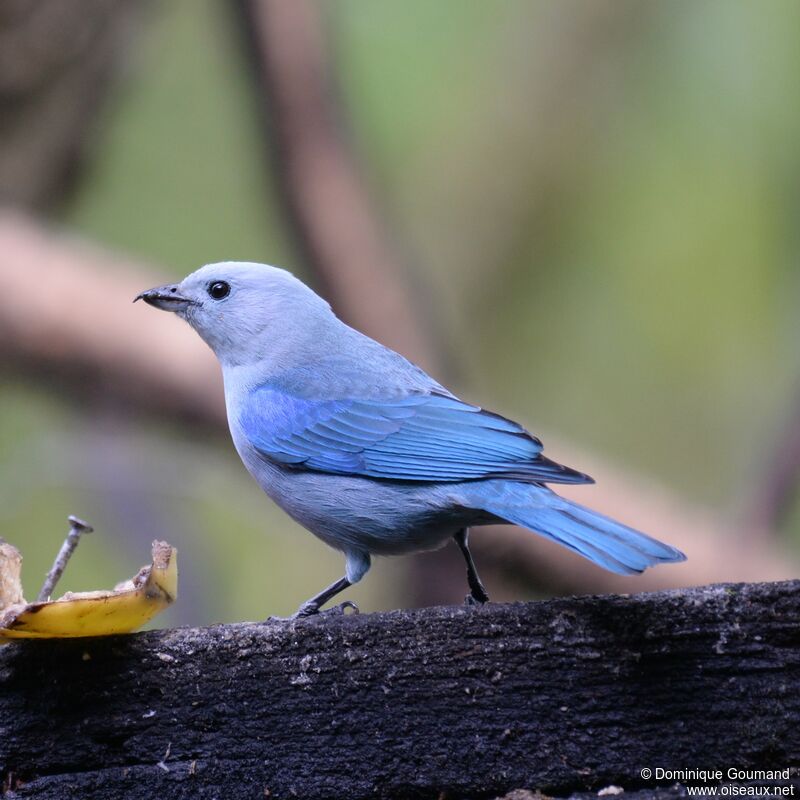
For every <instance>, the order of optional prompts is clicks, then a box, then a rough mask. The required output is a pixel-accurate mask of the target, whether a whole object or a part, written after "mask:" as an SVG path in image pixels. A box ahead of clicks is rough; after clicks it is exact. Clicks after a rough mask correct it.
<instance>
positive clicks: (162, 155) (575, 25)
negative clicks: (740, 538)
mask: <svg viewBox="0 0 800 800" xmlns="http://www.w3.org/2000/svg"><path fill="white" fill-rule="evenodd" d="M325 8H326V12H327V13H328V15H329V22H330V29H331V34H332V37H333V42H334V47H335V52H336V58H337V63H338V66H339V70H340V75H339V80H340V82H341V84H342V88H343V96H344V101H345V105H346V109H347V112H348V114H349V116H350V119H351V124H352V128H353V132H354V135H355V137H356V140H357V142H358V145H359V148H360V150H361V153H362V156H363V158H364V159H365V161H366V165H367V168H368V170H369V174H370V180H371V182H372V186H373V189H374V190H375V194H376V197H377V198H378V199H379V202H380V204H381V210H382V212H383V213H385V215H386V216H387V217H388V219H389V220H390V221H391V224H392V227H393V230H394V233H395V235H396V236H397V237H398V238H399V239H400V240H401V241H402V242H403V245H404V247H405V249H406V252H407V253H408V254H410V261H411V262H412V264H414V265H416V269H417V272H418V275H417V279H418V282H419V281H421V282H422V284H423V285H424V286H425V287H426V291H427V292H429V293H430V295H431V296H432V297H433V303H434V308H435V309H436V315H437V317H438V322H439V325H440V328H441V330H442V332H443V335H444V338H445V341H446V344H447V346H448V347H449V349H450V350H451V351H452V352H453V353H454V354H455V359H456V363H457V367H458V375H459V378H458V385H457V386H456V387H455V388H456V389H458V390H459V392H460V393H461V394H462V395H463V396H465V397H466V398H468V399H474V400H475V401H476V402H479V403H481V404H483V405H486V406H488V407H490V408H495V409H497V410H498V411H500V412H502V413H504V414H505V415H508V416H510V417H512V418H517V419H519V420H521V421H523V422H525V423H526V424H528V425H529V426H530V427H531V428H532V429H533V430H534V431H537V432H539V433H540V434H543V435H544V436H545V438H546V434H547V432H548V431H551V432H557V433H558V434H559V435H562V434H563V435H564V436H565V437H567V438H569V439H571V440H574V441H576V442H578V443H580V444H581V445H585V446H586V447H587V448H589V449H592V450H595V451H597V452H598V453H601V454H602V455H603V457H604V458H606V459H607V460H608V461H609V462H610V463H614V462H617V463H620V464H623V465H625V466H627V467H628V468H630V469H631V470H632V471H634V472H639V473H642V474H644V475H648V476H653V477H655V478H657V479H658V480H659V481H661V482H662V483H664V484H665V485H667V486H669V487H672V488H673V489H675V490H676V491H677V492H680V493H681V494H682V495H683V496H685V497H686V498H688V499H690V500H692V501H696V502H698V503H702V504H705V505H707V506H709V507H711V508H714V509H717V510H719V511H721V512H722V513H727V514H734V515H735V514H736V513H739V512H740V511H742V509H743V507H744V506H745V505H746V502H747V499H748V497H749V492H750V491H751V489H752V486H753V484H754V483H755V482H757V480H758V477H759V476H760V475H761V473H762V470H763V467H764V464H765V462H766V459H767V457H768V452H769V449H770V447H771V446H772V445H773V444H774V442H775V440H776V438H777V437H778V436H779V435H780V431H781V424H782V421H783V420H784V419H785V418H787V417H788V416H789V414H790V410H791V407H792V404H793V402H794V400H795V397H794V395H795V392H796V390H797V389H798V373H799V372H800V363H799V362H800V359H799V358H798V355H797V352H798V351H797V346H796V342H797V341H798V335H800V322H799V321H798V314H797V313H796V307H797V300H798V296H799V290H800V286H799V285H798V275H800V272H799V271H798V269H797V265H798V255H799V254H800V236H799V235H798V231H800V225H798V218H799V213H800V190H798V187H800V147H799V146H798V142H800V93H799V92H798V91H797V76H798V75H800V48H798V47H797V31H798V30H800V4H798V3H796V2H793V0H785V2H782V1H781V0H766V2H762V3H752V2H745V0H741V1H738V2H737V1H732V0H718V1H716V2H712V1H710V0H700V1H699V2H688V0H687V1H686V2H676V3H658V4H656V3H620V4H618V5H616V6H614V5H613V4H611V5H606V4H598V3H592V2H589V3H575V2H573V3H563V4H562V3H558V2H555V0H553V2H532V1H531V0H436V2H425V1H423V0H409V1H408V2H405V3H396V2H386V1H382V2H366V0H338V1H337V2H332V3H329V4H325ZM601 10H602V13H600V11H601ZM565 29H566V30H569V31H571V32H572V33H571V35H570V36H565V35H564V31H565ZM576 29H577V30H578V32H579V33H578V35H573V34H574V31H575V30H576ZM576 48H577V49H578V52H575V50H576ZM565 64H566V66H565ZM265 172H266V165H265V163H264V153H263V144H262V141H261V133H260V130H259V126H258V122H257V114H256V108H255V102H254V99H253V96H252V87H251V85H250V83H249V81H248V80H247V79H246V76H245V64H244V60H243V56H242V54H241V52H240V46H239V42H238V37H237V32H236V30H235V28H234V25H233V23H232V20H231V18H230V15H229V13H228V10H227V9H226V7H225V4H224V3H221V2H214V1H213V0H169V2H166V3H163V4H159V5H157V6H154V7H153V9H152V13H151V14H150V16H149V18H148V20H147V25H146V29H145V31H144V33H143V35H142V36H141V38H140V40H139V41H138V42H137V45H136V48H135V51H134V53H133V58H132V59H131V63H130V65H129V68H128V73H127V75H126V77H125V80H124V81H123V83H122V85H121V86H120V87H119V88H118V89H117V91H116V93H115V95H114V97H113V99H112V102H110V103H109V104H108V106H107V107H106V108H105V109H104V110H103V115H102V120H101V126H100V130H99V134H98V142H97V145H96V152H95V154H94V157H93V160H92V163H91V164H90V166H89V170H88V174H87V176H86V178H85V179H84V181H83V182H82V184H81V186H80V189H79V191H78V193H77V195H76V196H75V197H74V198H73V200H72V201H71V202H70V203H69V204H68V206H67V207H66V208H65V209H63V211H62V212H61V213H60V219H61V220H62V221H63V222H64V223H66V224H67V225H69V226H70V227H71V228H73V229H75V230H77V231H78V232H80V233H81V234H84V235H86V236H87V237H90V238H94V239H97V240H99V241H100V242H102V243H103V244H105V245H108V246H111V247H113V248H115V249H118V250H122V251H127V252H130V253H132V254H135V255H136V256H139V257H142V258H143V259H145V260H147V261H152V262H153V263H155V264H159V265H162V267H163V268H164V273H163V274H159V275H157V276H155V281H162V280H163V281H167V280H172V279H178V278H180V277H182V276H183V275H185V274H186V273H188V272H189V271H191V270H193V269H195V268H196V267H197V266H199V265H201V264H203V263H207V262H211V261H217V260H227V259H242V260H254V261H265V262H269V263H273V264H278V265H281V266H286V267H288V268H290V269H292V270H293V271H295V272H298V273H299V274H300V275H301V276H302V264H301V261H300V258H299V256H298V254H297V253H296V252H295V250H294V248H293V244H292V241H291V237H290V235H289V233H288V232H287V229H286V225H285V222H284V219H283V216H282V213H281V210H280V206H279V201H278V198H277V197H276V190H275V187H274V186H272V187H270V186H269V185H268V182H267V181H265V180H264V173H265ZM153 277H154V276H153V275H143V278H142V280H143V285H142V288H143V289H144V288H147V287H148V286H149V285H151V284H152V283H153V282H154V280H153ZM142 324H143V325H146V324H147V313H145V311H143V312H142ZM175 324H176V325H177V324H179V323H178V322H177V321H176V323H175ZM200 346H202V345H201V344H200V343H199V342H198V347H200ZM0 413H1V418H2V420H3V422H2V427H1V428H0V476H1V478H0V481H1V482H0V533H2V535H3V536H5V538H7V539H8V540H9V541H11V542H13V543H14V544H16V545H17V546H18V547H20V549H22V551H23V553H24V556H25V572H24V577H25V582H26V589H27V593H28V595H29V596H30V595H33V594H35V592H36V590H37V588H38V582H39V578H40V576H42V575H43V574H44V572H45V571H46V569H47V567H48V566H49V563H50V561H51V559H52V556H53V555H54V553H55V552H56V550H57V548H58V546H59V544H60V542H61V540H62V539H63V535H64V533H65V523H64V518H65V516H66V514H67V513H76V514H79V515H81V516H85V517H86V518H87V519H89V520H91V522H92V523H93V524H94V525H95V527H96V528H97V533H96V534H94V535H93V536H92V537H91V538H90V539H87V540H86V541H85V542H84V543H83V544H82V545H81V547H80V550H79V553H78V557H77V558H76V559H75V561H74V562H73V563H72V565H71V566H70V568H69V570H68V571H67V575H66V577H65V580H64V582H63V585H62V588H64V589H78V588H96V587H99V586H102V585H105V584H113V583H114V582H115V581H116V580H121V579H123V578H125V577H128V576H129V575H130V574H132V573H133V572H135V570H136V569H137V568H138V567H139V566H140V565H141V564H142V563H144V561H145V560H146V556H147V553H148V546H147V544H148V543H149V541H150V540H151V539H152V538H153V537H154V536H168V538H169V539H170V541H172V542H173V543H174V544H176V545H178V547H179V549H180V551H181V562H180V563H181V569H182V578H183V586H184V587H185V589H184V594H183V597H182V600H181V602H180V603H179V604H178V605H177V606H176V607H175V609H174V610H171V611H170V612H169V614H170V615H171V616H170V618H169V619H167V618H165V619H164V620H163V622H164V624H166V623H169V622H173V623H176V622H184V623H193V624H200V623H206V622H210V621H230V620H239V619H259V618H263V617H265V616H266V615H267V614H285V613H290V612H291V611H292V610H294V608H296V606H297V604H298V603H299V602H300V601H301V600H302V599H304V598H305V597H306V596H308V595H310V594H312V593H313V592H315V591H316V590H317V589H319V588H321V586H322V585H323V584H324V583H325V582H327V581H330V580H333V579H335V578H336V577H338V576H339V575H340V571H341V558H340V556H338V555H337V554H335V553H333V552H331V551H329V550H327V549H326V548H325V547H324V545H322V544H321V543H318V542H317V541H316V540H315V539H314V538H313V537H312V536H310V535H309V534H307V533H305V532H304V531H302V530H301V529H299V528H298V527H297V526H296V525H294V523H292V522H291V521H290V520H289V519H288V518H287V517H285V516H284V515H283V514H282V513H281V512H280V511H278V510H277V509H275V508H274V507H273V506H272V505H271V503H270V502H269V501H268V500H267V499H266V498H265V497H264V496H263V495H262V493H261V492H260V490H259V489H258V488H257V487H256V486H255V484H254V483H253V482H252V481H251V479H250V478H249V476H248V475H247V474H246V472H245V470H244V468H243V467H242V466H241V464H240V462H239V460H238V458H237V456H236V454H235V452H234V451H233V447H232V445H231V444H230V443H229V441H228V440H227V438H225V437H222V436H220V437H219V438H215V437H213V436H211V435H210V434H208V433H207V432H201V431H192V430H186V429H185V428H182V427H180V426H178V425H172V424H171V423H170V422H169V421H164V422H163V423H160V422H155V421H153V420H152V419H149V418H147V417H144V416H142V417H138V416H135V415H134V416H132V415H131V414H130V413H128V412H126V411H124V410H118V411H115V410H114V409H107V408H106V409H103V410H102V412H101V413H96V411H95V410H91V409H89V410H87V409H82V408H80V407H76V405H75V404H74V403H72V402H70V401H69V400H66V399H63V398H61V397H60V393H59V391H58V390H57V389H52V390H51V389H49V388H48V386H47V385H46V383H42V382H36V383H33V382H31V381H29V380H26V381H21V380H19V379H17V378H15V377H14V376H13V375H5V376H4V377H3V391H2V394H0ZM552 455H554V457H556V458H558V453H552ZM575 466H578V467H580V465H579V464H577V465H575ZM595 477H597V478H599V479H601V480H602V476H595ZM111 531H113V535H111V534H110V533H109V532H111ZM785 534H786V536H787V537H790V538H791V537H794V538H797V537H798V535H800V521H790V523H789V524H788V525H787V529H786V531H785ZM665 538H666V537H665ZM453 559H454V568H458V569H460V568H461V567H460V565H459V564H457V561H456V559H457V556H456V555H455V554H454V555H453ZM394 564H395V562H393V561H382V560H379V561H378V562H377V564H376V566H375V568H374V570H373V572H372V573H371V574H370V576H369V578H368V579H367V580H366V581H365V582H364V584H363V585H361V586H359V587H357V588H356V589H355V590H354V591H353V592H352V597H353V598H354V599H356V600H357V601H358V602H360V603H361V604H362V605H363V606H364V607H366V608H368V609H373V608H385V607H396V606H397V605H399V604H402V603H403V602H404V597H403V592H402V585H401V582H400V581H399V579H398V574H399V573H398V571H397V570H396V569H395V567H394ZM457 599H458V598H454V601H456V600H457ZM159 624H161V620H160V621H159Z"/></svg>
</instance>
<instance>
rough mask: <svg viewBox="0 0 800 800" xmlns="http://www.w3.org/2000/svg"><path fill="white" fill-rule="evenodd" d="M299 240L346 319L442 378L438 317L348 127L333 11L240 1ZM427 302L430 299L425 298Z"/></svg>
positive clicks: (303, 1)
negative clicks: (384, 216)
mask: <svg viewBox="0 0 800 800" xmlns="http://www.w3.org/2000/svg"><path fill="white" fill-rule="evenodd" d="M235 8H236V9H237V12H238V20H239V23H240V28H241V30H242V33H243V36H244V41H245V45H246V51H247V55H248V57H249V63H250V65H251V70H252V74H253V77H254V79H255V83H256V86H257V88H258V106H259V112H260V114H261V117H262V120H263V124H264V130H265V133H266V134H267V135H266V137H265V140H266V141H267V142H268V151H269V154H270V155H271V164H272V168H273V170H274V173H275V176H276V177H277V180H278V183H279V186H280V193H281V199H282V201H283V203H284V207H285V210H286V216H287V219H288V221H289V224H290V226H291V228H292V231H293V233H294V237H295V240H296V242H297V244H298V246H299V248H300V251H301V253H302V255H303V256H304V258H305V261H306V263H307V266H308V267H309V269H310V270H311V271H312V272H313V273H314V274H315V275H316V276H317V278H318V280H319V282H320V283H321V290H322V292H323V293H324V294H325V296H326V297H327V298H328V299H329V300H330V301H331V304H332V305H333V307H334V308H335V310H336V312H337V313H338V314H339V316H341V317H342V318H343V319H344V320H345V321H347V322H348V323H349V324H351V325H353V326H354V327H356V328H358V329H359V330H361V331H363V332H364V333H366V334H368V335H370V336H373V337H375V338H378V339H380V340H381V341H382V342H383V343H384V344H386V345H388V346H389V347H392V348H394V349H395V350H398V351H399V352H401V353H403V355H405V356H406V357H407V358H410V359H411V360H412V361H414V362H415V363H417V364H419V365H420V366H422V367H423V368H424V369H428V370H432V371H438V372H439V373H440V374H441V370H442V366H443V363H444V357H443V353H442V351H441V348H440V347H439V345H438V342H437V339H436V337H435V336H434V331H433V328H434V325H433V320H432V319H431V316H430V315H429V314H427V313H425V309H424V308H422V307H420V303H419V302H418V301H416V302H415V301H414V300H413V299H412V298H418V297H419V296H420V295H421V293H419V292H417V293H415V292H413V291H412V286H411V285H410V283H411V274H410V271H409V270H408V268H407V266H406V264H405V263H404V262H403V261H402V259H401V257H400V256H399V254H398V248H397V247H396V246H395V243H394V242H393V241H392V240H391V238H390V237H389V235H388V233H387V231H386V230H385V228H384V226H383V225H382V223H381V220H380V218H379V216H378V215H377V214H375V212H374V211H373V208H374V206H375V201H374V198H372V197H371V196H370V192H369V190H368V188H367V185H366V181H365V178H364V175H363V172H362V169H361V166H360V164H359V161H358V159H357V158H356V155H355V151H354V148H353V145H352V142H351V139H350V137H349V135H348V132H347V130H346V124H345V115H344V113H343V112H342V108H341V103H340V102H339V101H338V88H337V87H336V85H335V74H336V71H335V69H334V67H333V64H332V62H331V58H330V54H329V52H328V42H327V37H326V31H325V25H324V19H323V12H324V7H323V5H322V4H320V3H315V2H312V0H293V2H291V3H287V2H282V0H238V2H237V3H236V4H235ZM423 296H424V294H423Z"/></svg>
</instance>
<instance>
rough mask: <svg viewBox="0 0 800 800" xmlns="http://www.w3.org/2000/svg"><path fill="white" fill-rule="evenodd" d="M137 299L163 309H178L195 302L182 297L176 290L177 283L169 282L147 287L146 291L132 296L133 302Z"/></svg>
mask: <svg viewBox="0 0 800 800" xmlns="http://www.w3.org/2000/svg"><path fill="white" fill-rule="evenodd" d="M137 300H144V301H145V303H147V304H148V305H150V306H155V307H156V308H160V309H162V310H163V311H180V310H181V309H184V308H186V307H187V306H192V305H196V302H195V301H194V300H192V299H190V298H188V297H184V296H183V295H182V294H181V293H180V292H179V291H178V284H176V283H171V284H168V285H167V286H156V288H155V289H148V290H147V291H146V292H142V293H141V294H137V295H136V297H134V298H133V302H134V303H135V302H136V301H137Z"/></svg>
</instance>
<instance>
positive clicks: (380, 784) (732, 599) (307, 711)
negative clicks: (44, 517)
mask: <svg viewBox="0 0 800 800" xmlns="http://www.w3.org/2000/svg"><path fill="white" fill-rule="evenodd" d="M799 620H800V581H795V582H785V583H775V584H730V585H719V586H711V587H704V588H698V589H692V590H683V591H673V592H658V593H653V594H643V595H636V596H630V597H626V596H608V597H580V598H570V599H564V600H554V601H547V602H541V603H517V604H511V605H489V606H486V607H484V608H432V609H426V610H422V611H412V612H405V611H400V612H392V613H388V614H364V615H360V616H347V617H327V618H318V619H310V620H303V621H298V622H283V621H271V622H268V623H265V624H242V625H223V626H218V627H213V628H207V629H178V630H170V631H157V632H151V633H145V634H140V635H134V636H129V637H115V638H113V639H104V640H98V639H94V640H75V641H62V642H53V641H51V642H29V643H22V644H20V643H14V644H11V645H8V646H6V647H3V648H0V779H1V782H2V783H3V784H4V785H5V787H6V788H7V790H9V791H8V796H9V797H11V796H13V797H25V798H28V797H36V798H64V797H81V798H94V797H97V798H111V797H122V796H124V797H126V798H138V797H142V798H154V797H157V798H160V800H167V799H168V798H199V797H209V798H210V797H219V798H226V800H235V799H236V798H255V797H272V798H291V797H305V798H309V797H314V798H332V799H334V798H335V800H344V799H345V798H367V797H383V798H401V797H402V798H412V797H432V798H433V797H440V796H444V797H447V798H459V797H470V798H490V797H495V796H497V795H502V794H504V793H505V792H508V791H511V790H513V789H520V788H523V787H527V788H529V789H538V790H542V791H546V792H547V793H549V794H551V795H557V796H561V797H565V796H569V795H570V794H572V793H576V792H590V791H592V792H597V790H598V789H601V788H602V787H604V786H607V785H609V784H615V785H618V786H622V787H624V788H625V789H626V790H628V791H630V792H634V791H636V790H645V789H650V790H653V789H654V787H655V782H654V781H644V780H642V778H641V776H640V771H641V769H642V768H643V767H650V768H651V769H655V768H657V767H663V768H667V769H687V768H703V769H723V770H727V769H728V768H730V767H736V768H755V767H757V768H762V769H768V768H769V769H785V768H787V767H788V768H796V767H798V766H800V725H798V722H800V622H799ZM672 783H673V781H669V782H668V784H672ZM441 793H444V794H441ZM646 794H647V793H645V794H644V795H642V796H646ZM661 796H679V795H678V794H674V793H670V792H669V791H668V787H667V786H665V787H664V793H663V794H662V795H661Z"/></svg>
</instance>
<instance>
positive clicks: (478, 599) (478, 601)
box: [464, 592, 489, 606]
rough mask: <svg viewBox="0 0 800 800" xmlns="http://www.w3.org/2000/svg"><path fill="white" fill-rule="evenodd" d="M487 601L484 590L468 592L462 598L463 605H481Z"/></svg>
mask: <svg viewBox="0 0 800 800" xmlns="http://www.w3.org/2000/svg"><path fill="white" fill-rule="evenodd" d="M488 602H489V595H488V594H486V592H470V593H469V594H468V595H467V596H466V597H465V598H464V605H465V606H482V605H485V604H486V603H488Z"/></svg>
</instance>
